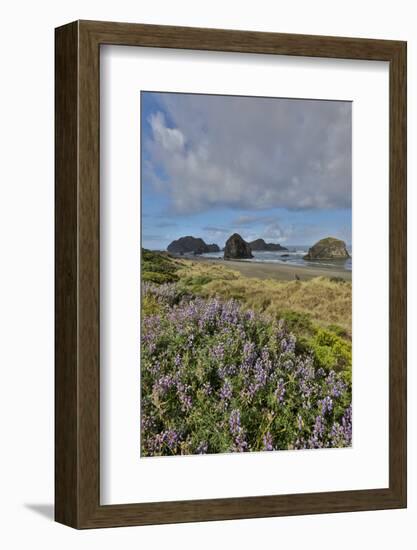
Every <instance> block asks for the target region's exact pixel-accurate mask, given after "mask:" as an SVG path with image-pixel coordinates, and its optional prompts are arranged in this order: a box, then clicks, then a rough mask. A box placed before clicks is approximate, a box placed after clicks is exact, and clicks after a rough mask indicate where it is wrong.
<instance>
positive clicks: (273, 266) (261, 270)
mask: <svg viewBox="0 0 417 550" xmlns="http://www.w3.org/2000/svg"><path fill="white" fill-rule="evenodd" d="M192 261H193V262H199V263H200V262H202V263H206V264H208V265H213V264H218V265H221V266H223V267H225V268H227V269H233V270H235V271H238V272H239V273H240V274H241V275H243V276H244V277H254V278H256V279H273V280H277V281H293V280H294V279H296V278H297V277H298V278H299V279H300V280H301V281H309V280H310V279H313V278H315V277H329V278H332V277H339V278H341V279H343V280H345V281H351V280H352V272H351V271H347V270H345V269H344V268H343V267H342V266H340V267H338V266H335V267H332V268H329V267H320V266H319V265H316V264H315V265H312V266H311V267H310V266H302V267H300V266H295V265H286V264H278V263H266V262H254V261H251V262H246V261H242V260H221V259H211V258H210V259H208V258H204V257H201V256H193V258H192Z"/></svg>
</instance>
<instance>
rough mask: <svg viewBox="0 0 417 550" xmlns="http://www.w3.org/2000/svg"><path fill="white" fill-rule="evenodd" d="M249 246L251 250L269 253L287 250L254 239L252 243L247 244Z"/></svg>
mask: <svg viewBox="0 0 417 550" xmlns="http://www.w3.org/2000/svg"><path fill="white" fill-rule="evenodd" d="M249 246H250V247H251V249H252V250H269V251H275V250H278V251H279V250H284V251H288V248H285V247H284V246H281V245H280V244H275V243H266V242H265V241H264V240H263V239H256V240H255V241H252V242H250V243H249Z"/></svg>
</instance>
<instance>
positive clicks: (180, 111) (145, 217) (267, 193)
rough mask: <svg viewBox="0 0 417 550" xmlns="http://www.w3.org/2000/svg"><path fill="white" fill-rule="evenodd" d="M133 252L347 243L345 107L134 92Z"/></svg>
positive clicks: (348, 198) (348, 149)
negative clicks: (176, 243)
mask: <svg viewBox="0 0 417 550" xmlns="http://www.w3.org/2000/svg"><path fill="white" fill-rule="evenodd" d="M141 138H142V139H141V142H142V151H141V160H142V162H141V185H142V245H143V246H144V247H145V248H150V249H166V247H167V246H168V244H169V243H170V242H171V241H172V240H174V239H177V238H179V237H181V236H185V235H193V236H195V237H201V238H203V239H204V240H205V241H206V242H207V243H216V244H218V245H219V246H220V247H222V246H223V245H224V243H225V241H226V240H227V238H228V237H229V236H230V235H231V234H232V233H234V232H237V233H239V234H240V235H242V237H243V238H244V239H246V240H249V241H250V240H254V239H255V238H259V237H261V238H264V239H265V240H266V241H267V242H277V243H281V244H286V245H291V244H299V245H302V244H305V245H311V244H313V243H314V242H316V241H317V240H319V239H321V238H323V237H327V236H334V237H338V238H341V239H343V240H344V241H346V243H347V244H350V243H351V103H350V102H336V101H334V102H333V101H315V100H291V99H280V98H253V97H237V96H213V95H196V94H173V93H158V92H142V93H141Z"/></svg>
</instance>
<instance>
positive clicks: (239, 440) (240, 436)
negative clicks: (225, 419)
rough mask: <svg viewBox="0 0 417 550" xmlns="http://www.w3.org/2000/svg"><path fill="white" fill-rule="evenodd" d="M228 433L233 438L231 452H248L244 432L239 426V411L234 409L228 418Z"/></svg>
mask: <svg viewBox="0 0 417 550" xmlns="http://www.w3.org/2000/svg"><path fill="white" fill-rule="evenodd" d="M229 427H230V433H231V434H232V436H233V447H232V449H231V450H232V451H233V452H238V453H243V452H245V451H247V450H248V443H247V441H246V439H245V432H244V430H243V428H242V426H241V425H240V411H239V410H238V409H234V410H233V411H232V412H231V413H230V417H229Z"/></svg>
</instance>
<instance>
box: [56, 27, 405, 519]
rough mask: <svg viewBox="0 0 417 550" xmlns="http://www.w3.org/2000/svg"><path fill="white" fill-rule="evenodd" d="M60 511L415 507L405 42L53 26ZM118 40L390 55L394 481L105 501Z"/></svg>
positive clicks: (73, 515)
mask: <svg viewBox="0 0 417 550" xmlns="http://www.w3.org/2000/svg"><path fill="white" fill-rule="evenodd" d="M55 40H56V42H55V44H56V65H55V76H56V96H55V98H56V101H55V109H56V141H55V146H56V161H55V162H56V164H55V170H56V199H55V200H56V214H55V215H56V222H55V227H56V264H55V266H56V267H55V269H56V294H55V296H56V332H55V349H56V352H55V354H56V355H55V357H56V359H55V365H56V366H55V392H56V393H55V487H56V488H55V492H56V494H55V519H56V521H58V522H60V523H63V524H65V525H69V526H71V527H74V528H99V527H117V526H128V525H145V524H158V523H175V522H192V521H209V520H224V519H237V518H240V519H242V518H259V517H267V516H289V515H295V514H319V513H330V512H348V511H351V512H353V511H360V510H381V509H387V508H404V507H405V506H406V481H407V478H406V451H407V447H406V43H405V42H400V41H386V40H368V39H358V38H336V37H329V36H307V35H294V34H276V33H260V32H247V31H230V30H217V29H199V28H186V27H169V26H156V25H140V24H130V23H129V24H124V23H110V22H93V21H76V22H73V23H70V24H68V25H65V26H62V27H59V28H57V29H56V35H55ZM104 44H117V45H126V46H132V47H133V46H149V47H158V48H182V49H190V50H210V51H224V52H246V53H264V54H271V55H291V56H307V57H323V58H340V59H363V60H381V61H387V62H389V83H390V84H389V85H390V98H389V108H390V115H389V117H390V118H389V143H390V145H389V162H390V166H389V205H390V213H389V239H390V244H391V246H390V264H389V344H390V346H389V487H388V488H386V489H370V490H353V491H339V492H324V493H312V494H293V495H268V496H256V497H246V498H223V499H210V500H191V501H177V502H155V503H143V504H135V503H132V504H123V505H100V496H99V488H100V483H99V479H100V468H99V446H100V429H99V427H100V422H99V418H100V399H99V396H100V393H99V388H100V369H99V365H100V355H99V349H100V346H99V303H100V300H99V289H100V278H99V250H100V247H99V239H100V235H99V202H100V191H99V173H100V170H99V162H100V160H99V97H100V93H99V83H100V79H99V56H100V46H101V45H104Z"/></svg>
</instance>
